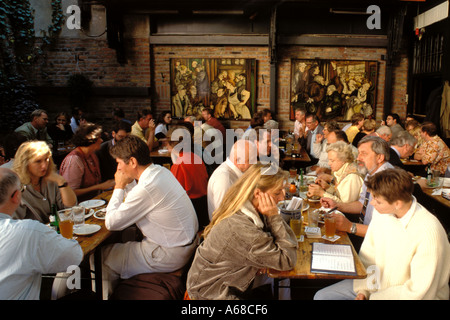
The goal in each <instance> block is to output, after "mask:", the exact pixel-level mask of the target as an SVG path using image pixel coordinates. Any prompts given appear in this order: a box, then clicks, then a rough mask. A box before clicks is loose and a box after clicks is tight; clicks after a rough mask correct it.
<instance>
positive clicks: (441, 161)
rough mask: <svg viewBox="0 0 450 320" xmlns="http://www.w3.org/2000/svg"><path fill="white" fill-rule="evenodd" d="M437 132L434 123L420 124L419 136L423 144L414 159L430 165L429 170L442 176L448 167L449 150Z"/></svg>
mask: <svg viewBox="0 0 450 320" xmlns="http://www.w3.org/2000/svg"><path fill="white" fill-rule="evenodd" d="M437 132H438V130H437V127H436V125H435V124H434V123H432V122H428V121H427V122H424V123H423V124H422V132H421V133H420V135H421V137H422V139H423V141H424V142H423V143H422V145H421V146H420V147H419V149H418V150H417V151H416V153H415V154H414V159H416V160H421V161H422V163H423V164H425V165H427V164H430V166H431V170H439V171H440V172H441V174H442V175H444V174H445V171H446V170H447V168H448V166H449V165H450V149H449V147H448V146H447V145H446V144H445V142H444V141H443V140H442V139H441V137H439V136H438V134H437Z"/></svg>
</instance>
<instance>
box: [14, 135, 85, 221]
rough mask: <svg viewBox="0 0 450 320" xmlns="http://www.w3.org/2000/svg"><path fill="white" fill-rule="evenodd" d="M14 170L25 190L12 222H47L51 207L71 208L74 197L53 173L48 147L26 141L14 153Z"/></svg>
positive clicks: (65, 183)
mask: <svg viewBox="0 0 450 320" xmlns="http://www.w3.org/2000/svg"><path fill="white" fill-rule="evenodd" d="M13 170H14V171H15V172H16V173H17V175H18V176H19V178H20V182H21V183H22V185H23V186H24V190H23V193H22V201H21V204H20V206H19V207H18V208H17V210H16V212H15V214H14V218H16V219H33V220H38V221H40V222H42V223H48V222H49V218H48V217H49V214H50V212H51V208H52V205H53V204H56V207H57V209H58V210H59V209H63V208H65V207H72V206H74V205H75V204H76V203H77V197H76V195H75V193H74V192H73V190H72V189H71V188H70V187H69V186H68V185H67V182H66V180H65V179H64V178H63V177H62V176H60V175H59V174H57V173H56V166H55V164H54V162H53V159H52V153H51V150H50V148H49V146H48V144H47V143H46V142H44V141H28V142H24V143H23V144H21V145H20V147H19V149H18V150H17V152H16V155H15V160H14V166H13Z"/></svg>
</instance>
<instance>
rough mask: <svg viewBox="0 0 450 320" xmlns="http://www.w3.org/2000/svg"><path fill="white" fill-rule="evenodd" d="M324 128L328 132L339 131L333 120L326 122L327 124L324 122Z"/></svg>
mask: <svg viewBox="0 0 450 320" xmlns="http://www.w3.org/2000/svg"><path fill="white" fill-rule="evenodd" d="M324 127H326V128H327V130H328V132H332V131H339V130H341V128H340V127H339V124H338V123H337V122H336V121H334V120H328V121H327V122H325V124H324Z"/></svg>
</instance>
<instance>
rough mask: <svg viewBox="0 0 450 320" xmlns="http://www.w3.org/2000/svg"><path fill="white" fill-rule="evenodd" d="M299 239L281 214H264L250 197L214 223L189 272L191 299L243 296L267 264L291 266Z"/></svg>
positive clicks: (294, 261)
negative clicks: (252, 202)
mask: <svg viewBox="0 0 450 320" xmlns="http://www.w3.org/2000/svg"><path fill="white" fill-rule="evenodd" d="M296 261H297V239H296V238H295V235H294V233H293V231H292V230H291V228H290V227H289V226H288V225H287V224H286V222H285V221H284V220H283V219H282V217H281V216H280V215H273V216H269V217H267V216H260V215H259V213H257V212H256V210H255V208H254V207H253V205H251V203H250V202H249V201H247V202H246V203H245V204H244V206H243V207H242V208H241V209H240V210H239V211H237V212H236V213H235V214H233V215H232V216H230V217H228V218H226V219H224V220H222V221H221V222H220V223H219V224H217V225H216V226H215V227H213V228H212V229H211V231H210V233H209V234H208V236H207V237H206V238H205V240H204V241H203V243H202V244H201V245H200V246H199V247H198V248H197V252H196V254H195V258H194V261H193V263H192V266H191V268H190V270H189V273H188V278H187V291H188V294H189V297H190V298H191V299H196V300H197V299H214V300H224V299H242V298H243V297H244V294H245V292H246V291H247V289H248V288H250V287H251V285H252V282H253V280H254V279H255V277H256V275H257V273H258V271H259V270H260V269H263V268H272V269H277V270H290V269H292V268H293V267H294V266H295V264H296Z"/></svg>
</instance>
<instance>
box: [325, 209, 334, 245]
mask: <svg viewBox="0 0 450 320" xmlns="http://www.w3.org/2000/svg"><path fill="white" fill-rule="evenodd" d="M324 220H325V237H326V238H327V239H333V238H334V236H335V233H336V220H335V219H334V216H333V215H331V214H326V215H325V219H324Z"/></svg>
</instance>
